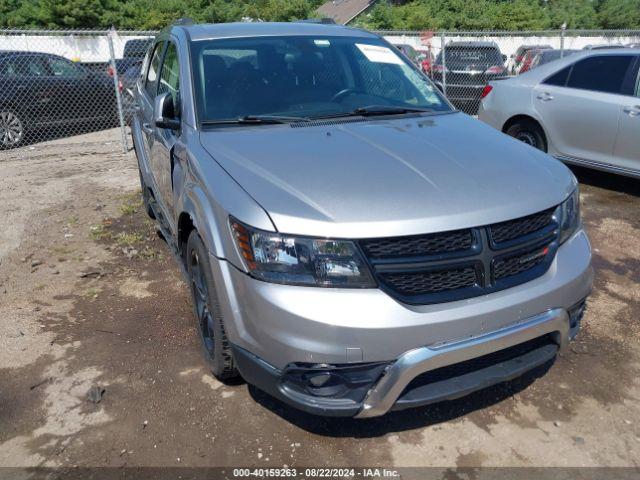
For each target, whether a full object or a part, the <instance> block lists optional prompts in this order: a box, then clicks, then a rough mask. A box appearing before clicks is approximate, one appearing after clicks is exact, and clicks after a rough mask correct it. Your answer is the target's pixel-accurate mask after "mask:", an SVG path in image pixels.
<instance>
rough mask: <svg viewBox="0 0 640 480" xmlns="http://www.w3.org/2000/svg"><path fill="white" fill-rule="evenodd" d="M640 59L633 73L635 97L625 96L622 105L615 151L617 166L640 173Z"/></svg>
mask: <svg viewBox="0 0 640 480" xmlns="http://www.w3.org/2000/svg"><path fill="white" fill-rule="evenodd" d="M639 68H640V57H638V58H637V59H636V66H635V69H634V71H633V73H634V74H635V77H634V76H633V75H631V77H632V78H633V82H632V83H633V96H631V95H629V96H625V97H624V99H623V100H622V103H621V109H620V123H619V126H618V136H617V138H616V145H615V150H614V155H613V156H614V160H615V162H616V165H617V166H619V167H622V168H625V169H631V170H635V171H638V172H640V72H639V71H638V70H639Z"/></svg>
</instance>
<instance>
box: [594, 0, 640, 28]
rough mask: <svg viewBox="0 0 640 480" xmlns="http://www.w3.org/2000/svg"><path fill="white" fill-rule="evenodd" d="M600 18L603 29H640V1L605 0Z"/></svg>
mask: <svg viewBox="0 0 640 480" xmlns="http://www.w3.org/2000/svg"><path fill="white" fill-rule="evenodd" d="M599 18H600V24H601V25H602V27H603V28H640V0H605V1H604V2H603V3H602V4H601V5H600V12H599Z"/></svg>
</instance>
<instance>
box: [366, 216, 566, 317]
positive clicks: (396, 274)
mask: <svg viewBox="0 0 640 480" xmlns="http://www.w3.org/2000/svg"><path fill="white" fill-rule="evenodd" d="M554 210H555V209H554V208H550V209H547V210H544V211H542V212H538V213H535V214H532V215H527V216H526V217H522V218H518V219H515V220H510V221H506V222H500V223H496V224H493V225H487V226H484V227H476V228H470V229H465V230H454V231H450V232H440V233H433V234H425V235H414V236H407V237H391V238H377V239H366V240H360V242H359V245H360V248H361V249H362V252H363V253H364V255H365V256H366V258H367V260H368V261H369V263H370V264H371V266H372V267H373V271H374V274H375V276H376V278H377V279H378V281H379V283H380V287H381V288H382V289H383V290H385V291H386V292H387V293H388V294H390V295H391V296H393V297H395V298H397V299H398V300H400V301H402V302H405V303H409V304H416V305H424V304H431V303H442V302H451V301H455V300H461V299H465V298H470V297H475V296H478V295H484V294H488V293H492V292H496V291H498V290H503V289H505V288H509V287H512V286H515V285H519V284H521V283H524V282H527V281H529V280H532V279H534V278H537V277H539V276H540V275H542V274H544V272H546V270H547V269H548V267H549V265H550V264H551V261H552V260H553V258H554V255H555V252H556V249H557V240H558V225H557V222H556V220H555V218H554V216H553V212H554Z"/></svg>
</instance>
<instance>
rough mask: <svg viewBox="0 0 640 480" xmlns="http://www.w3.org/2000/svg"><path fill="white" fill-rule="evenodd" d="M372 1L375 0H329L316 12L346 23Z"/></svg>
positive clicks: (371, 3)
mask: <svg viewBox="0 0 640 480" xmlns="http://www.w3.org/2000/svg"><path fill="white" fill-rule="evenodd" d="M374 3H376V0H330V1H328V2H325V3H323V4H322V5H321V6H320V7H319V8H318V14H319V15H320V16H321V17H327V18H333V20H334V21H335V22H336V23H342V24H347V23H349V22H350V21H351V20H353V19H354V18H356V17H357V16H358V15H360V14H361V13H362V12H364V11H365V10H366V9H367V8H369V7H371V6H372V5H373V4H374Z"/></svg>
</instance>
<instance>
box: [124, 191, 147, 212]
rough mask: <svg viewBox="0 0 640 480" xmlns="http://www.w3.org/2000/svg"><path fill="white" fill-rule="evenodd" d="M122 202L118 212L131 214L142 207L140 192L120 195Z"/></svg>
mask: <svg viewBox="0 0 640 480" xmlns="http://www.w3.org/2000/svg"><path fill="white" fill-rule="evenodd" d="M122 199H123V201H124V203H123V204H122V205H120V213H122V214H123V215H133V214H135V213H136V212H138V210H140V208H142V205H143V203H142V196H141V195H140V192H134V193H130V194H127V195H123V197H122Z"/></svg>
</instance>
